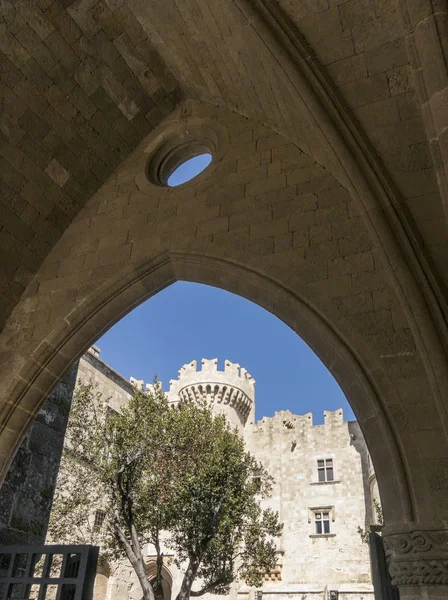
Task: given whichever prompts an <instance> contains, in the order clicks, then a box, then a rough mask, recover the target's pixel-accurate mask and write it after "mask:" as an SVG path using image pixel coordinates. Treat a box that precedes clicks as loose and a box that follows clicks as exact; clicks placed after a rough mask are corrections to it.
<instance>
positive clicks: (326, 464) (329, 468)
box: [317, 458, 334, 482]
mask: <svg viewBox="0 0 448 600" xmlns="http://www.w3.org/2000/svg"><path fill="white" fill-rule="evenodd" d="M317 478H318V481H319V482H323V481H334V472H333V459H332V458H322V459H319V460H318V461H317Z"/></svg>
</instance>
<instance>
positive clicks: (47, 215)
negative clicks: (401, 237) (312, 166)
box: [0, 0, 448, 317]
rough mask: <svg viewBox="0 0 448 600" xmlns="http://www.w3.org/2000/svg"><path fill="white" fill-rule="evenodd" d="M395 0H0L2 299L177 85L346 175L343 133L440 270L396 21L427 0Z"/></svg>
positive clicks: (425, 155)
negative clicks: (418, 0)
mask: <svg viewBox="0 0 448 600" xmlns="http://www.w3.org/2000/svg"><path fill="white" fill-rule="evenodd" d="M407 4H409V5H412V4H413V3H412V2H408V3H407ZM416 4H418V3H416ZM423 4H425V3H423ZM429 4H430V3H428V5H429ZM407 8H409V7H408V6H407V5H406V3H405V2H396V1H395V0H388V1H384V0H348V1H341V0H306V1H305V0H290V1H281V2H275V1H274V0H256V1H255V0H232V1H230V0H228V1H225V2H224V1H223V2H210V1H202V0H201V1H199V0H198V1H196V0H185V1H182V2H175V1H174V0H154V1H152V2H147V1H146V0H129V1H128V2H124V1H123V0H76V1H74V2H71V1H67V0H56V1H53V0H38V1H31V0H20V1H12V0H5V1H4V2H3V3H2V7H1V17H2V24H1V30H0V50H1V52H2V54H1V57H0V68H1V94H2V109H3V110H2V114H1V146H0V148H1V150H0V152H1V156H0V161H1V162H0V169H1V179H2V203H3V206H4V212H5V218H4V219H3V230H2V248H3V250H4V251H5V252H6V254H7V256H8V258H7V261H6V264H5V265H4V267H5V275H4V280H5V286H4V290H3V296H2V303H1V307H2V315H3V316H4V317H6V315H7V314H8V313H9V310H10V309H11V308H12V306H13V304H14V302H15V301H16V300H17V299H18V298H19V297H20V295H21V294H22V293H23V291H24V289H25V287H26V285H27V284H28V283H29V282H30V280H31V278H32V275H33V273H34V272H35V271H36V269H37V268H38V266H39V264H40V263H41V261H42V259H43V258H44V257H45V256H46V254H47V253H48V251H49V249H50V248H51V246H52V244H53V243H54V241H55V240H56V239H57V238H58V237H59V236H60V234H61V232H62V231H63V230H64V229H65V227H66V226H67V224H68V223H69V222H70V220H71V218H72V217H73V215H74V214H76V213H77V211H78V210H79V208H80V207H81V206H83V205H84V203H85V201H86V200H87V198H88V197H89V196H91V194H92V193H93V192H95V191H96V189H98V187H99V186H100V185H101V184H102V183H103V182H104V181H105V180H106V179H107V177H108V176H109V175H110V174H111V173H112V172H113V170H114V169H115V168H116V167H117V165H118V164H119V163H120V162H121V161H122V160H123V159H124V158H125V157H126V156H127V155H128V154H129V153H130V152H131V151H132V150H133V149H134V148H135V147H136V145H137V144H138V143H139V142H140V141H141V140H142V139H143V138H144V136H145V135H146V134H147V133H148V132H149V131H150V130H151V129H152V128H153V127H154V126H155V125H157V124H158V123H159V122H160V121H161V119H162V118H163V117H164V116H166V115H167V114H168V113H169V112H170V111H171V110H172V109H173V107H174V106H175V105H176V104H177V103H178V102H179V100H181V99H183V98H185V97H190V98H193V99H198V100H201V101H203V102H207V103H212V104H215V105H218V106H224V107H226V108H228V109H230V110H232V111H236V112H238V113H240V114H242V115H245V116H247V117H249V118H252V119H255V120H256V121H258V122H260V123H262V124H264V125H269V126H270V127H272V128H273V129H274V130H276V131H278V132H280V133H281V134H282V135H284V136H285V137H287V138H288V139H290V140H292V141H293V142H294V143H295V144H296V145H297V146H298V147H299V148H300V149H301V150H303V151H304V152H305V153H307V154H310V155H311V156H313V158H315V159H316V160H317V162H318V163H319V164H320V165H321V166H322V167H323V168H325V169H328V171H329V172H330V173H331V174H332V175H333V176H335V177H336V178H337V179H338V180H339V181H340V182H341V183H342V184H343V185H345V186H348V187H350V185H351V183H352V182H350V172H347V171H349V168H348V166H347V163H348V162H349V160H351V159H353V157H352V156H351V157H350V156H347V155H344V152H343V151H342V148H341V139H344V138H345V141H346V142H347V145H348V148H349V151H351V152H352V153H354V159H355V160H356V161H358V162H360V161H365V162H366V163H368V164H369V166H370V169H371V170H372V171H373V172H374V175H373V176H375V177H377V178H378V179H379V180H381V185H382V186H383V190H382V192H383V194H384V202H385V204H386V206H385V207H384V208H385V210H386V211H387V210H391V211H392V212H393V213H394V215H393V216H394V218H397V217H398V221H399V223H400V226H401V228H402V229H404V230H405V231H406V235H408V236H410V238H411V242H412V244H413V245H414V247H417V248H421V249H422V250H423V252H422V256H423V255H425V256H426V258H427V259H429V263H432V265H433V267H434V271H435V272H437V277H438V278H439V284H440V285H443V286H444V285H445V284H444V283H442V279H444V280H445V283H446V270H445V269H444V268H443V267H444V265H445V261H446V259H447V257H448V253H447V239H448V233H447V228H446V223H445V222H444V219H443V207H442V202H441V199H440V194H439V193H438V187H437V180H436V173H435V169H434V166H433V162H432V160H431V154H430V148H429V142H428V136H427V134H426V132H425V128H424V124H423V120H422V114H421V110H420V103H421V98H420V101H419V97H418V95H417V94H416V81H417V82H419V79H418V77H417V78H416V77H415V75H414V74H413V67H412V66H411V65H410V57H411V56H413V47H412V40H411V39H410V37H409V33H410V32H412V29H413V28H414V27H415V25H416V23H419V22H420V20H421V19H423V17H426V16H427V12H428V10H429V9H428V8H427V7H426V8H425V6H420V7H418V11H420V12H418V11H417V12H416V10H415V9H413V6H411V7H410V10H407ZM425 11H426V12H425ZM420 35H422V34H420ZM436 37H437V36H436ZM406 44H408V48H406ZM409 46H410V48H409ZM415 54H416V53H415V51H414V55H415ZM414 63H416V64H415V65H414V70H415V67H416V66H418V64H417V63H418V58H416V57H415V56H414ZM417 74H418V73H417ZM439 87H440V86H439ZM420 96H421V94H420ZM329 122H330V123H329ZM338 138H339V139H338ZM435 155H436V158H437V157H438V156H440V152H439V153H438V154H437V153H435ZM439 161H440V159H439ZM436 167H439V170H440V165H437V164H436ZM442 171H443V169H442ZM416 223H418V228H417V227H416ZM422 260H424V261H425V260H426V259H422ZM430 270H431V273H432V270H433V269H432V268H430ZM428 277H430V278H431V277H433V278H434V277H436V276H435V275H434V273H432V274H431V275H428ZM433 283H434V282H433ZM440 301H441V300H440Z"/></svg>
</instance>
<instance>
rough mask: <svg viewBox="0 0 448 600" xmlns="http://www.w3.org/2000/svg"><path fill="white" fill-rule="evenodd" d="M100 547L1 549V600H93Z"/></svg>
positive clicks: (6, 547) (9, 547)
mask: <svg viewBox="0 0 448 600" xmlns="http://www.w3.org/2000/svg"><path fill="white" fill-rule="evenodd" d="M98 553H99V548H98V546H0V600H91V599H92V597H93V585H94V582H95V574H96V566H97V562H98Z"/></svg>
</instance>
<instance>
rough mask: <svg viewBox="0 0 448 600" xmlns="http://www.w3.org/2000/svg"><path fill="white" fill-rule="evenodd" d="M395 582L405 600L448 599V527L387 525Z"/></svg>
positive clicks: (387, 545)
mask: <svg viewBox="0 0 448 600" xmlns="http://www.w3.org/2000/svg"><path fill="white" fill-rule="evenodd" d="M383 540H384V549H385V551H386V556H387V561H388V565H389V572H390V574H391V577H392V583H393V584H394V585H397V586H398V588H399V590H400V599H404V600H436V599H437V600H445V599H446V600H448V527H447V525H445V524H440V523H438V524H434V523H409V524H407V525H402V526H399V527H392V526H391V527H384V529H383Z"/></svg>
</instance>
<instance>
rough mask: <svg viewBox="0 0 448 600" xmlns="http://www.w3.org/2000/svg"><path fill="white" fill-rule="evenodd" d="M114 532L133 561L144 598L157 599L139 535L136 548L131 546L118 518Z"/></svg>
mask: <svg viewBox="0 0 448 600" xmlns="http://www.w3.org/2000/svg"><path fill="white" fill-rule="evenodd" d="M114 533H115V536H116V538H117V541H118V542H119V544H120V545H121V547H122V548H123V549H124V551H125V552H126V556H127V557H128V559H129V562H130V563H131V565H132V567H133V569H134V571H135V574H136V575H137V577H138V580H139V582H140V586H141V588H142V591H143V598H144V600H155V597H154V590H153V589H152V585H151V584H150V582H149V580H148V576H147V573H146V565H145V561H144V558H143V556H142V552H141V549H140V544H139V541H138V538H137V536H135V539H134V541H135V548H133V547H132V546H131V544H130V543H129V542H128V540H127V539H126V536H125V535H124V533H123V532H122V530H121V528H120V526H119V525H118V520H117V521H115V523H114Z"/></svg>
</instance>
